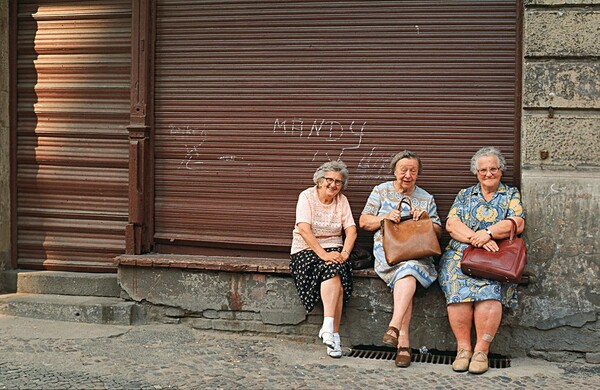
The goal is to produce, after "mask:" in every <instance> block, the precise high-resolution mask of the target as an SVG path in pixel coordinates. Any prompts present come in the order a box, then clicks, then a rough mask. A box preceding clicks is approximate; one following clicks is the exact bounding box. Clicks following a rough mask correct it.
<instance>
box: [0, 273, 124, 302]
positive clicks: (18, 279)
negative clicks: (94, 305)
mask: <svg viewBox="0 0 600 390" xmlns="http://www.w3.org/2000/svg"><path fill="white" fill-rule="evenodd" d="M2 276H3V278H4V286H5V290H6V291H5V292H9V293H26V294H53V295H78V296H95V297H115V298H118V297H120V294H121V287H120V286H119V282H118V280H117V274H107V273H89V272H63V271H30V270H8V271H4V272H2Z"/></svg>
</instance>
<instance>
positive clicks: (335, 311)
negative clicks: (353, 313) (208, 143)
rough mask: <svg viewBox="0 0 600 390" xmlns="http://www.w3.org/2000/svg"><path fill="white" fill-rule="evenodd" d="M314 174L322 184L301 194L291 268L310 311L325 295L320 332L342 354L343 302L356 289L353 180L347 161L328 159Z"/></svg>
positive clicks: (329, 349) (330, 352)
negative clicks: (350, 259) (346, 192)
mask: <svg viewBox="0 0 600 390" xmlns="http://www.w3.org/2000/svg"><path fill="white" fill-rule="evenodd" d="M313 180H314V182H315V184H316V185H315V186H313V187H310V188H307V189H306V190H304V191H302V192H301V193H300V196H299V197H298V205H297V206H296V227H295V229H294V232H293V241H292V250H291V256H290V271H291V274H292V277H293V278H294V283H295V284H296V289H297V290H298V295H299V297H300V300H301V301H302V304H303V305H304V307H305V308H306V311H307V312H310V311H312V309H313V308H314V307H315V304H316V303H317V301H318V300H319V299H321V301H322V302H323V326H322V327H321V330H320V331H319V338H320V339H321V340H322V341H323V344H325V345H326V346H327V354H328V355H329V356H331V357H333V358H340V357H342V346H341V341H340V335H339V328H340V321H341V318H342V308H343V305H344V302H346V301H347V300H348V299H349V298H350V295H351V294H352V269H351V267H350V263H349V262H348V261H347V260H348V257H349V256H350V251H351V250H352V248H353V247H354V241H355V240H356V236H357V230H356V224H355V223H354V218H353V217H352V212H351V210H350V204H349V203H348V199H347V198H346V196H344V195H343V194H342V193H341V191H342V189H344V188H346V185H347V183H348V169H347V168H346V165H345V164H344V163H343V162H341V161H330V162H326V163H324V164H323V165H321V166H320V167H319V168H318V169H317V171H316V172H315V174H314V176H313ZM342 232H343V233H344V236H345V239H344V238H343V236H342Z"/></svg>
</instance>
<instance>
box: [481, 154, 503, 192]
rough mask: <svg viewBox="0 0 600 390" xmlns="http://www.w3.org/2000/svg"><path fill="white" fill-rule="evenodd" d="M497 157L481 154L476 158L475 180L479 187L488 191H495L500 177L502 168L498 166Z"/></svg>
mask: <svg viewBox="0 0 600 390" xmlns="http://www.w3.org/2000/svg"><path fill="white" fill-rule="evenodd" d="M499 167H500V164H499V162H498V157H496V156H494V155H491V156H483V157H480V158H479V159H478V160H477V180H479V183H481V187H482V188H483V189H484V190H486V191H490V192H495V191H496V190H497V189H498V186H499V185H500V179H502V170H501V169H500V168H499Z"/></svg>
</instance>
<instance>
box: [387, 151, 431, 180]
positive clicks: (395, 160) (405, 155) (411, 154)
mask: <svg viewBox="0 0 600 390" xmlns="http://www.w3.org/2000/svg"><path fill="white" fill-rule="evenodd" d="M403 158H412V159H415V160H417V162H418V163H419V172H418V173H419V175H420V174H421V172H422V171H423V164H421V158H420V157H419V156H418V155H417V154H416V153H415V152H411V151H410V150H403V151H401V152H400V153H398V154H396V155H395V156H394V157H392V161H390V170H391V171H392V175H393V174H394V172H395V171H396V164H397V163H398V161H400V160H402V159H403Z"/></svg>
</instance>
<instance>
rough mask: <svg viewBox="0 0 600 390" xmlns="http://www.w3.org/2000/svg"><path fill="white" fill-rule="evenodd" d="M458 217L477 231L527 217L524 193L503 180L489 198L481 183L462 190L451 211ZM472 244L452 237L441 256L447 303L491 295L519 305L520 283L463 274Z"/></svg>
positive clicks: (471, 300)
mask: <svg viewBox="0 0 600 390" xmlns="http://www.w3.org/2000/svg"><path fill="white" fill-rule="evenodd" d="M450 217H458V218H459V219H460V220H461V221H462V222H463V223H464V224H466V225H467V226H468V227H469V228H471V229H472V230H474V231H477V230H482V229H486V228H488V227H489V226H491V225H494V224H495V223H497V222H500V221H501V220H503V219H505V218H507V217H521V218H525V212H524V210H523V205H522V203H521V193H520V192H519V190H518V189H517V188H516V187H510V186H507V185H504V184H502V183H500V185H499V186H498V190H497V191H496V192H495V193H494V196H493V197H492V199H490V200H489V201H487V200H485V198H484V197H483V193H482V192H481V185H480V184H477V185H475V186H473V187H469V188H465V189H463V190H461V191H460V192H459V193H458V195H457V196H456V199H455V200H454V203H453V204H452V207H451V208H450V212H449V213H448V218H450ZM468 246H469V244H466V243H462V242H460V241H457V240H454V239H451V240H450V242H449V243H448V246H447V247H446V250H445V252H444V254H443V255H442V258H441V260H440V277H439V283H440V285H441V286H442V290H443V291H444V294H445V295H446V303H447V304H451V303H460V302H477V301H485V300H489V299H493V300H497V301H500V302H501V303H502V304H503V305H504V306H506V307H508V308H515V307H516V306H517V285H516V284H512V283H502V282H498V281H495V280H488V279H479V278H474V277H471V276H468V275H465V274H463V272H462V270H461V268H460V264H461V260H462V256H463V252H464V250H465V248H467V247H468Z"/></svg>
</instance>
